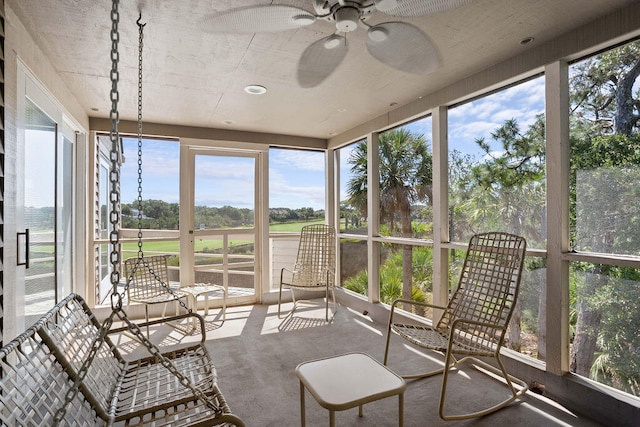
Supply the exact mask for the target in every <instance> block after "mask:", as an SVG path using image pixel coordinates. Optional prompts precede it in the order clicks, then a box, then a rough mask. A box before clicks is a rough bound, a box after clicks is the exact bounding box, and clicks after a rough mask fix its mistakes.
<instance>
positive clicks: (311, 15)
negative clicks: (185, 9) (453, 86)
mask: <svg viewBox="0 0 640 427" xmlns="http://www.w3.org/2000/svg"><path fill="white" fill-rule="evenodd" d="M472 1H473V0H312V3H313V9H314V11H315V12H309V11H307V10H305V9H302V8H299V7H296V6H289V5H282V4H268V5H256V6H247V7H241V8H237V9H232V10H229V11H226V12H222V13H218V14H212V15H208V16H205V17H204V18H202V20H201V22H200V26H201V28H202V29H203V30H204V31H207V32H212V33H257V32H276V31H285V30H290V29H296V28H301V27H305V26H307V25H311V24H313V23H314V22H316V21H317V20H319V19H322V20H325V21H329V22H332V23H335V26H336V32H335V33H334V34H332V35H330V36H328V37H324V38H322V39H320V40H318V41H316V42H314V43H312V44H311V45H310V46H309V47H307V48H306V49H305V51H304V52H303V53H302V56H301V57H300V60H299V62H298V72H297V77H298V83H299V84H300V86H302V87H304V88H309V87H314V86H317V85H318V84H320V83H322V81H324V80H325V79H326V78H327V77H329V75H331V73H332V72H333V71H334V70H335V69H336V68H337V67H338V65H340V63H341V62H342V60H343V59H344V57H345V56H346V54H347V38H346V34H347V33H349V32H351V31H355V30H357V29H358V28H359V27H360V28H362V29H364V30H366V31H367V37H366V46H367V50H368V51H369V53H370V54H371V56H373V57H374V58H376V59H377V60H378V61H380V62H382V63H384V64H386V65H388V66H390V67H393V68H396V69H398V70H400V71H404V72H407V73H413V74H428V73H431V72H433V71H435V70H436V69H437V68H438V66H439V64H440V59H439V55H438V51H437V49H436V48H435V46H434V45H433V43H432V42H431V40H430V39H429V37H428V36H427V35H426V34H425V33H424V32H423V31H422V30H421V29H419V28H418V27H416V26H414V25H411V24H409V23H406V22H383V23H380V24H375V25H370V24H368V23H367V20H368V19H369V18H370V17H371V16H372V15H373V14H374V13H376V12H382V13H384V14H387V15H391V16H396V17H415V16H423V15H429V14H433V13H438V12H442V11H445V10H449V9H453V8H456V7H459V6H463V5H465V4H468V3H471V2H472Z"/></svg>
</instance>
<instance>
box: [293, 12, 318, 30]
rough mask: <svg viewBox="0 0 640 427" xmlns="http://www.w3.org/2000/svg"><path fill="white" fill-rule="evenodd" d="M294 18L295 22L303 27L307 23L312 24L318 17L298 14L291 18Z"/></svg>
mask: <svg viewBox="0 0 640 427" xmlns="http://www.w3.org/2000/svg"><path fill="white" fill-rule="evenodd" d="M291 19H292V20H293V23H294V24H296V25H299V26H301V27H304V26H306V25H311V24H313V23H314V22H316V17H315V16H313V15H304V14H302V15H296V16H294V17H293V18H291Z"/></svg>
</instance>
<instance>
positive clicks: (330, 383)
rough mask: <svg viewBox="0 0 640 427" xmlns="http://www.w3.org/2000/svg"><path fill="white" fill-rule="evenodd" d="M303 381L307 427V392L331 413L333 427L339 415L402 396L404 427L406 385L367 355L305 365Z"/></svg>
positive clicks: (298, 369)
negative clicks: (337, 414) (366, 404)
mask: <svg viewBox="0 0 640 427" xmlns="http://www.w3.org/2000/svg"><path fill="white" fill-rule="evenodd" d="M296 375H297V376H298V378H299V379H300V412H301V417H302V427H304V426H305V422H306V421H305V405H304V390H305V388H306V389H307V390H309V392H310V393H311V395H312V396H313V397H314V398H315V399H316V401H317V402H318V403H319V404H320V406H322V407H323V408H326V409H328V410H329V425H330V426H331V427H333V426H335V423H336V420H335V411H344V410H345V409H349V408H353V407H356V406H358V407H359V411H358V415H359V416H360V417H361V416H362V405H364V404H365V403H368V402H373V401H375V400H379V399H383V398H385V397H389V396H394V395H398V401H399V406H398V411H399V414H398V425H399V426H400V427H402V425H403V423H404V391H405V389H406V388H407V384H406V383H405V381H404V380H403V379H402V378H400V377H399V376H398V375H396V374H395V373H393V372H392V371H390V370H389V369H388V368H387V367H386V366H384V365H382V364H381V363H380V362H378V361H377V360H375V359H374V358H372V357H371V356H369V355H368V354H365V353H347V354H342V355H339V356H332V357H327V358H324V359H318V360H312V361H309V362H304V363H301V364H299V365H298V366H297V367H296Z"/></svg>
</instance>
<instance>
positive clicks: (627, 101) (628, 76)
mask: <svg viewBox="0 0 640 427" xmlns="http://www.w3.org/2000/svg"><path fill="white" fill-rule="evenodd" d="M638 75H640V59H638V61H637V62H636V63H635V64H634V66H633V67H632V68H631V69H630V70H629V71H628V72H626V73H625V74H623V75H621V76H620V77H619V79H618V82H617V84H616V86H617V90H616V116H615V121H614V124H615V132H616V133H621V134H624V135H631V132H632V131H633V126H634V124H635V122H636V121H637V120H638V117H637V116H634V114H633V111H634V104H635V100H634V99H633V84H634V83H635V81H636V79H637V78H638Z"/></svg>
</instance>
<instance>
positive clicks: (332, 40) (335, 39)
mask: <svg viewBox="0 0 640 427" xmlns="http://www.w3.org/2000/svg"><path fill="white" fill-rule="evenodd" d="M341 43H342V37H340V36H338V35H336V34H334V35H332V36H329V37H328V38H327V39H326V40H325V41H324V47H325V49H329V50H331V49H335V48H337V47H338V46H340V44H341Z"/></svg>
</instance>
